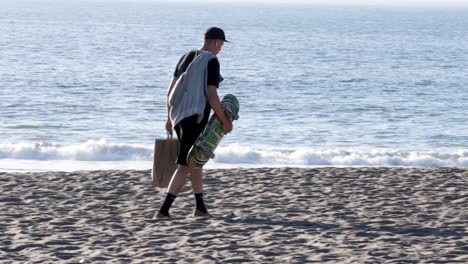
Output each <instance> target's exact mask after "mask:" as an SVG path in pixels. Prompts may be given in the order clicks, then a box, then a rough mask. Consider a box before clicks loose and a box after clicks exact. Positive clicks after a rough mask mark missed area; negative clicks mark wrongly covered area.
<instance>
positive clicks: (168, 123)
mask: <svg viewBox="0 0 468 264" xmlns="http://www.w3.org/2000/svg"><path fill="white" fill-rule="evenodd" d="M166 131H167V134H168V135H170V136H171V137H172V122H171V119H170V118H168V119H167V121H166Z"/></svg>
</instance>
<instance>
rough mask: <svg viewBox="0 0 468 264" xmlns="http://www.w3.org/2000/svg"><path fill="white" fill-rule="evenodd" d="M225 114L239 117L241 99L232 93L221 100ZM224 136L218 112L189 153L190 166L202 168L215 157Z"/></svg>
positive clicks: (229, 116)
mask: <svg viewBox="0 0 468 264" xmlns="http://www.w3.org/2000/svg"><path fill="white" fill-rule="evenodd" d="M221 106H222V107H223V110H224V114H225V115H226V117H227V118H229V120H231V121H233V120H237V119H238V118H239V116H238V113H239V101H237V98H236V97H235V96H234V95H232V94H227V95H226V96H224V97H223V100H221ZM223 136H224V131H223V125H222V123H221V121H220V120H219V119H218V117H217V116H216V114H213V115H212V116H211V117H210V120H209V121H208V124H207V125H206V127H205V129H204V130H203V132H202V133H201V134H200V136H199V137H198V139H197V140H196V141H195V144H194V145H193V146H192V148H191V149H190V151H189V153H188V155H187V164H188V166H189V167H190V168H193V169H201V168H203V166H204V165H205V164H206V163H207V162H208V160H209V159H212V158H214V157H215V154H214V151H215V149H216V147H217V146H218V144H219V142H220V141H221V139H222V138H223Z"/></svg>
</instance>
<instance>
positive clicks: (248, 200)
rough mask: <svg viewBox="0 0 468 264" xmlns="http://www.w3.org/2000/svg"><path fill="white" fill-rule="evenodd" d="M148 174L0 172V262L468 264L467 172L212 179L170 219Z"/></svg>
mask: <svg viewBox="0 0 468 264" xmlns="http://www.w3.org/2000/svg"><path fill="white" fill-rule="evenodd" d="M149 178H150V171H93V172H73V173H65V172H50V173H0V205H1V210H2V212H1V213H0V262H1V263H159V262H160V263H245V262H252V263H314V262H316V263H325V262H329V263H468V208H467V204H468V170H466V169H456V168H314V169H312V168H308V169H305V168H261V169H232V170H208V171H206V174H205V182H206V194H205V197H206V198H205V199H206V202H207V205H208V209H209V211H210V213H211V214H212V215H213V217H212V218H209V219H204V218H194V217H192V216H191V213H192V210H193V207H194V204H195V202H194V199H193V196H192V194H191V192H190V189H189V184H187V186H186V188H185V189H184V191H183V193H181V195H180V196H179V197H178V198H177V199H176V201H175V204H174V206H173V208H172V209H171V214H172V216H173V219H172V220H166V221H161V220H159V221H158V220H152V219H151V218H152V216H153V214H154V212H155V211H156V209H157V208H158V207H159V205H160V203H161V200H162V194H161V193H159V192H158V191H157V190H156V189H154V188H153V187H151V185H150V184H149Z"/></svg>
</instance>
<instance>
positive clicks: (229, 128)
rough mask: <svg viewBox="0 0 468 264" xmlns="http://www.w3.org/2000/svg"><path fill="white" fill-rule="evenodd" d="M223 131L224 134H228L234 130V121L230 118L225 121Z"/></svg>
mask: <svg viewBox="0 0 468 264" xmlns="http://www.w3.org/2000/svg"><path fill="white" fill-rule="evenodd" d="M223 131H224V134H228V133H229V132H231V131H232V122H231V120H229V119H226V120H225V122H224V123H223Z"/></svg>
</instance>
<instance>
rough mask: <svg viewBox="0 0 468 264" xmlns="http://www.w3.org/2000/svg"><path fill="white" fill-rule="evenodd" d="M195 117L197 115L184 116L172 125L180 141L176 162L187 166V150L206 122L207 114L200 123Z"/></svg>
mask: <svg viewBox="0 0 468 264" xmlns="http://www.w3.org/2000/svg"><path fill="white" fill-rule="evenodd" d="M197 119H198V117H197V115H193V116H190V117H187V118H184V119H182V121H180V122H179V123H178V124H177V125H176V126H175V127H174V130H175V131H176V133H177V138H178V139H179V143H180V148H179V156H178V157H177V164H180V165H184V166H187V155H188V152H189V150H190V148H191V147H192V146H193V144H194V143H195V141H196V140H197V138H198V136H199V135H200V133H201V132H202V131H203V129H204V128H205V127H206V124H207V123H208V116H207V115H205V116H204V118H203V120H202V121H201V122H200V124H197Z"/></svg>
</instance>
